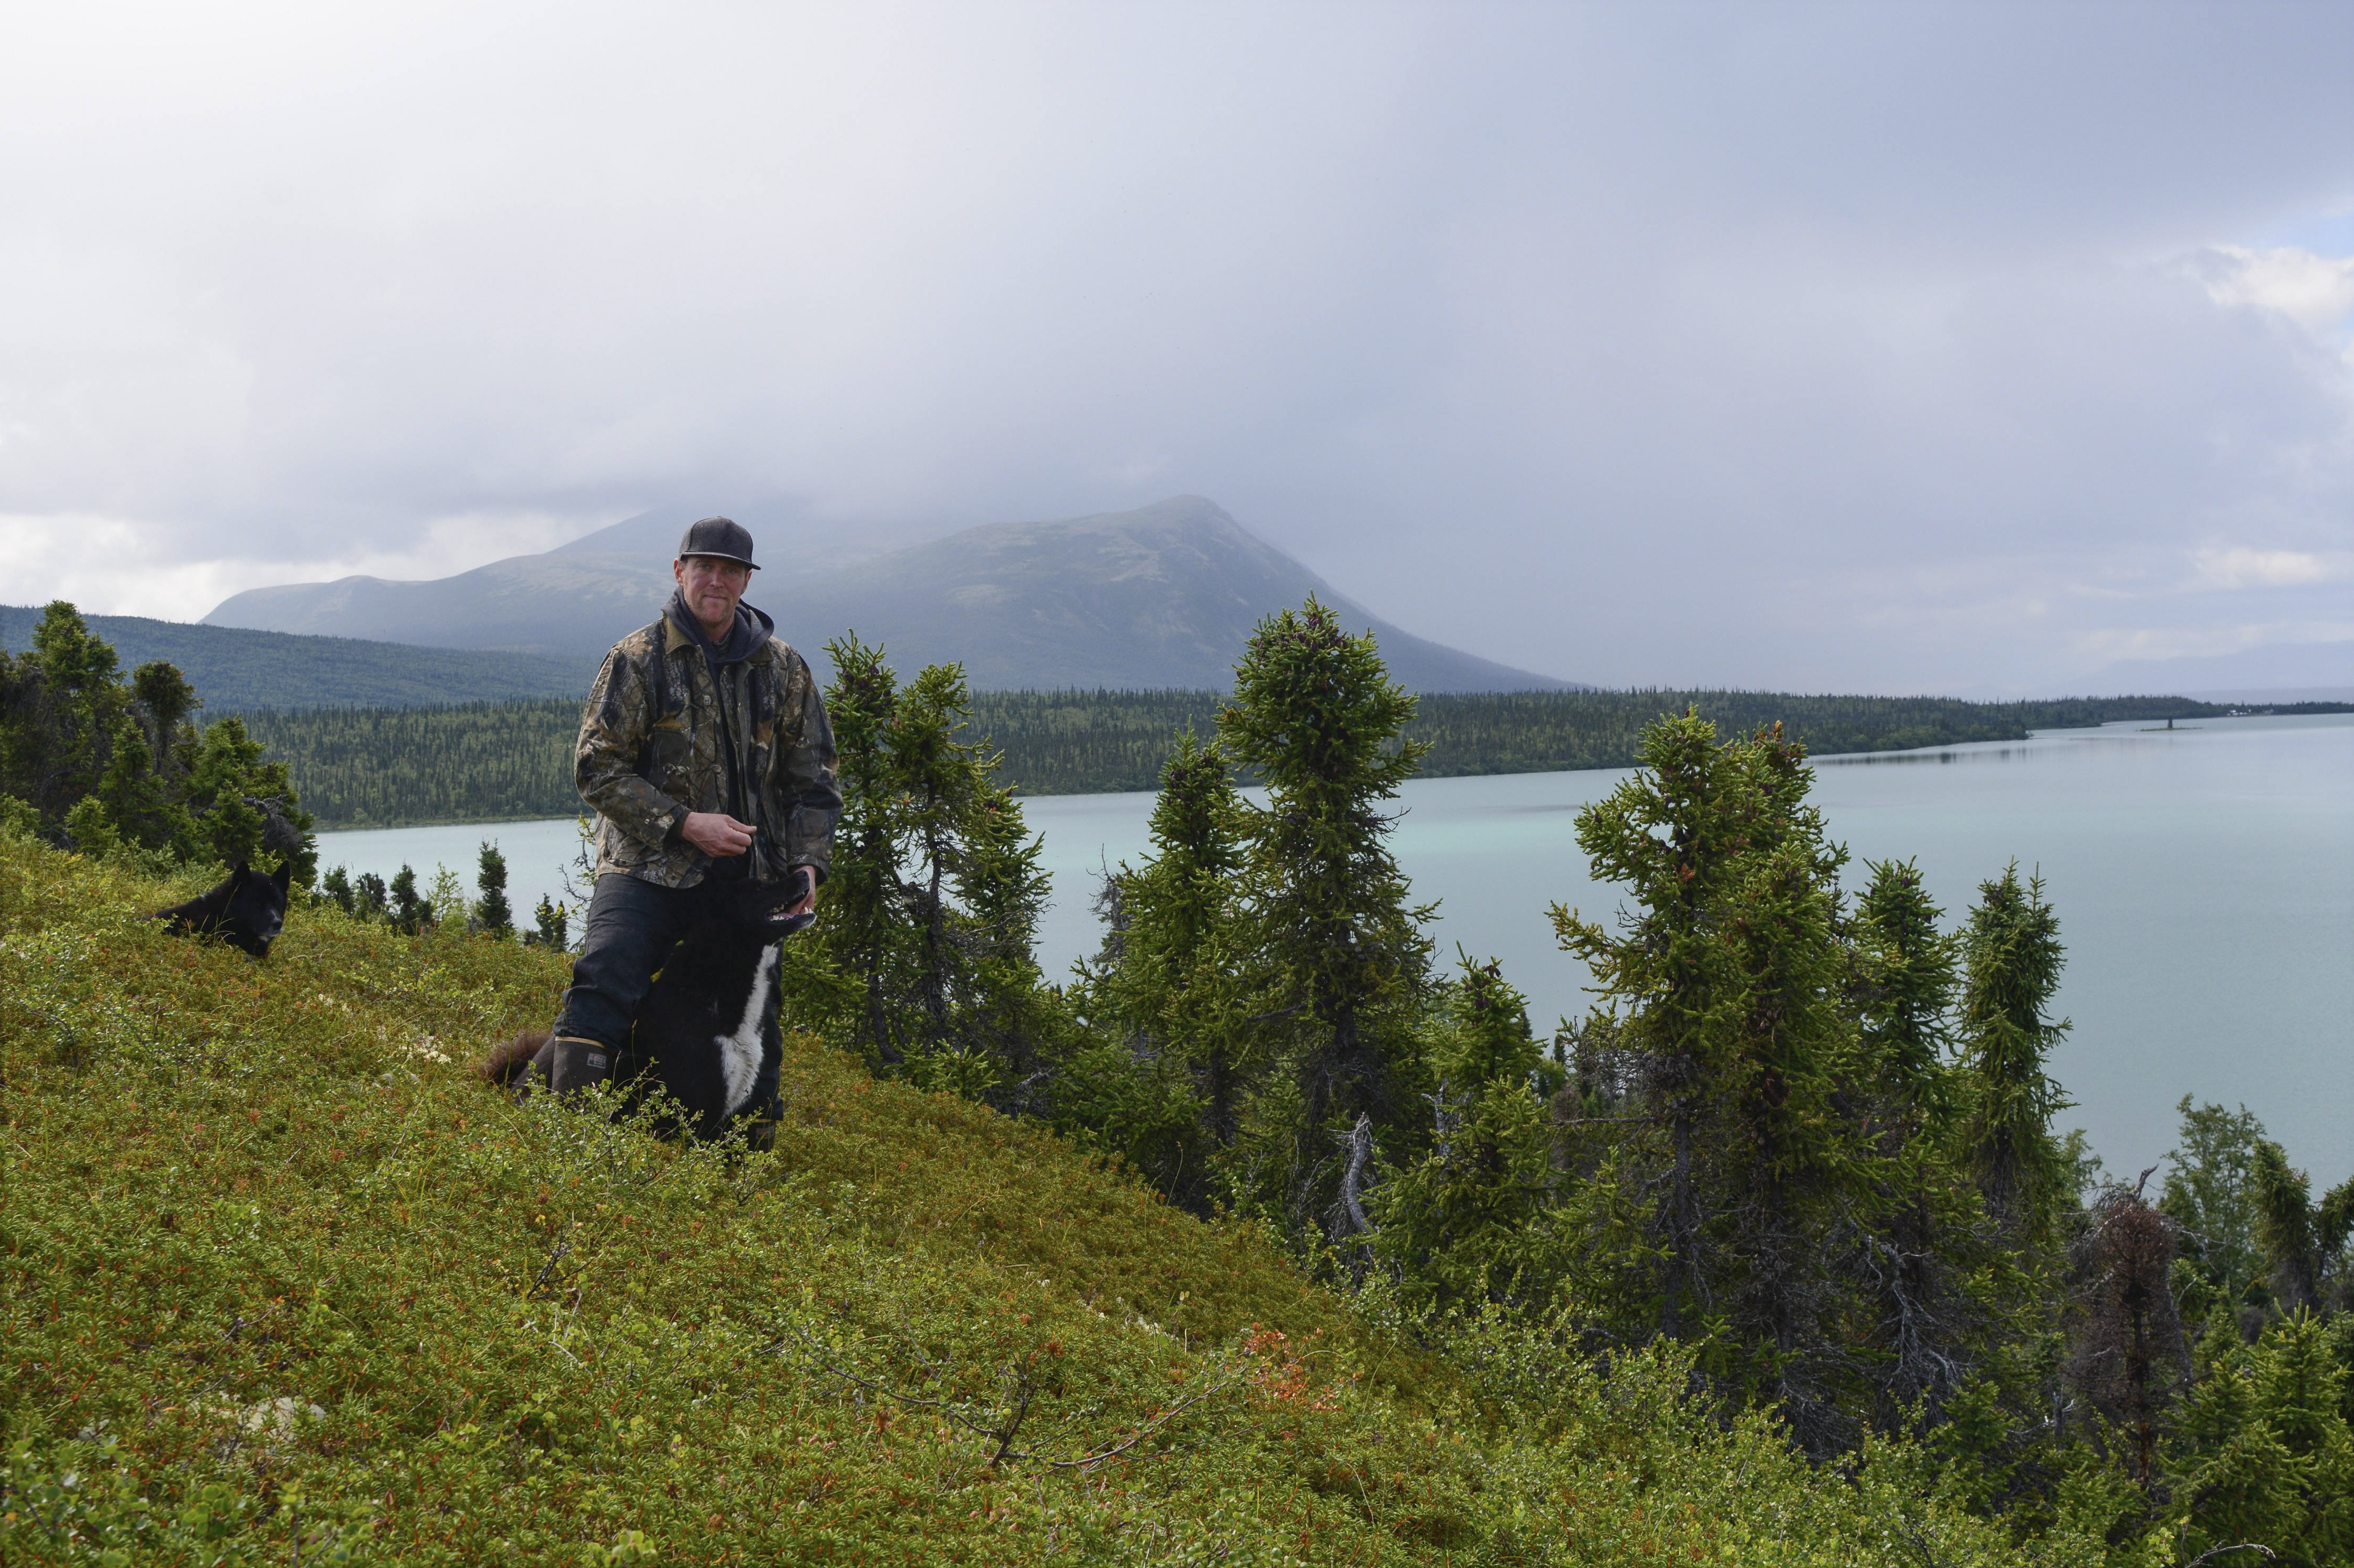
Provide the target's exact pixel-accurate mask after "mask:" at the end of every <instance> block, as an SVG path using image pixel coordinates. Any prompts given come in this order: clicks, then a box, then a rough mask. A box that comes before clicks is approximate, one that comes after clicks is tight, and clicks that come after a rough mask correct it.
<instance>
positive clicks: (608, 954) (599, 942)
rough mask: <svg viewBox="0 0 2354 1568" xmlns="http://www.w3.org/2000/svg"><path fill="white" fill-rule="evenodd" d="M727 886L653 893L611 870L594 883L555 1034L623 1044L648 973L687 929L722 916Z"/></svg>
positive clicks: (642, 996) (649, 979) (706, 885)
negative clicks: (719, 903) (707, 918)
mask: <svg viewBox="0 0 2354 1568" xmlns="http://www.w3.org/2000/svg"><path fill="white" fill-rule="evenodd" d="M729 887H730V885H729V884H726V883H719V882H714V881H712V880H710V879H708V878H706V879H705V881H703V882H701V883H699V884H697V885H695V886H693V887H657V886H656V885H653V884H652V883H651V882H641V881H639V880H638V879H637V878H636V877H634V876H627V875H624V874H621V873H620V872H618V871H609V872H607V873H606V874H604V875H602V876H600V877H599V878H598V879H597V890H596V892H594V893H593V894H591V895H589V898H588V927H587V929H586V930H585V932H584V933H583V935H582V937H581V943H580V956H579V957H578V958H577V959H573V960H572V988H571V989H570V990H569V991H566V992H565V993H564V1011H563V1012H561V1013H560V1014H558V1015H557V1020H556V1033H558V1034H560V1035H568V1036H570V1037H571V1038H573V1039H576V1040H594V1041H597V1042H599V1043H600V1044H605V1045H608V1046H610V1047H611V1048H612V1049H613V1050H615V1051H617V1052H618V1051H620V1049H621V1048H622V1047H624V1046H626V1045H628V1044H629V1043H630V1021H631V1019H633V1018H635V1017H636V1016H637V1012H638V1003H640V1002H641V1001H644V1000H645V998H646V991H647V989H648V988H649V987H651V986H652V984H653V979H654V971H655V970H656V969H660V968H662V966H663V959H667V958H668V957H670V950H671V948H672V947H673V946H674V945H675V944H676V943H677V941H678V939H679V938H681V937H684V936H685V935H686V929H687V927H690V926H692V925H694V924H695V922H696V921H697V920H699V919H701V918H702V917H703V916H704V915H705V912H706V911H709V912H711V913H714V914H717V913H721V912H722V911H720V910H719V909H718V908H717V906H716V900H717V899H718V898H719V897H721V896H723V895H725V894H726V892H727V891H728V889H729Z"/></svg>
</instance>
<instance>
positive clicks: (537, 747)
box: [243, 691, 2327, 828]
mask: <svg viewBox="0 0 2354 1568" xmlns="http://www.w3.org/2000/svg"><path fill="white" fill-rule="evenodd" d="M1224 702H1225V696H1224V694H1220V693H1215V692H1174V691H1172V692H1109V691H1103V692H968V693H967V694H966V703H967V706H968V711H969V715H970V717H969V723H968V728H969V730H970V733H971V735H972V736H974V737H976V738H980V739H983V740H985V741H986V742H987V744H988V745H989V746H991V747H994V748H995V749H996V750H997V751H998V752H1000V753H1001V754H1002V757H1003V759H1004V760H1003V763H1002V767H1001V768H1000V770H999V774H998V776H999V777H1000V778H1001V779H1003V780H1004V781H1006V782H1007V783H1008V784H1009V785H1010V786H1011V787H1012V788H1013V790H1014V791H1015V793H1017V794H1022V795H1069V794H1086V793H1093V792H1097V791H1107V790H1132V789H1157V788H1158V787H1159V785H1160V781H1161V770H1162V769H1163V768H1165V767H1167V765H1168V763H1169V761H1170V759H1171V758H1172V755H1173V750H1174V747H1175V739H1174V737H1175V736H1177V735H1179V734H1180V733H1181V732H1182V731H1183V730H1184V729H1185V728H1186V726H1189V725H1190V726H1193V728H1194V729H1195V730H1196V731H1198V732H1201V733H1203V734H1207V733H1208V731H1209V729H1210V727H1211V726H1212V725H1213V723H1214V720H1215V715H1216V714H1217V711H1218V709H1219V708H1220V706H1221V705H1223V704H1224ZM2320 706H2327V705H2303V707H2302V708H2300V710H2299V711H2306V710H2308V709H2316V708H2317V707H2320ZM1687 708H1690V709H1692V710H1694V711H1696V712H1698V713H1699V714H1700V715H1701V716H1702V717H1703V718H1706V719H1708V720H1710V721H1711V722H1712V723H1715V724H1716V725H1718V726H1721V727H1722V728H1723V730H1724V731H1725V732H1726V733H1727V734H1734V733H1741V734H1746V733H1748V732H1749V731H1751V730H1753V729H1755V728H1756V727H1757V726H1759V725H1763V724H1774V723H1779V724H1781V725H1782V726H1783V727H1784V729H1785V731H1786V732H1787V733H1788V734H1789V735H1791V736H1794V737H1796V738H1797V739H1800V740H1803V741H1804V742H1805V743H1806V745H1807V747H1808V751H1809V752H1811V753H1813V754H1815V755H1818V756H1824V755H1829V754H1832V753H1838V752H1857V751H1890V750H1901V749H1904V748H1907V747H1922V746H1948V745H1954V744H1957V743H1959V742H1963V741H1973V740H2020V739H2024V738H2025V737H2026V736H2027V734H2028V732H2029V731H2030V730H2033V729H2043V728H2064V727H2070V726H2092V725H2100V724H2110V723H2115V722H2119V721H2123V720H2142V721H2147V722H2152V723H2157V722H2162V721H2164V720H2166V719H2169V718H2172V719H2188V718H2200V717H2211V716H2214V715H2219V714H2222V713H2225V712H2227V711H2229V710H2227V709H2225V708H2222V707H2219V706H2217V705H2213V704H2211V703H2200V702H2192V701H2190V700H2189V699H2187V698H2180V697H2119V698H2102V699H2094V698H2080V699H2073V700H2069V701H2061V702H2038V703H1965V702H1960V701H1956V700H1954V699H1951V698H1944V697H1810V696H1794V695H1789V694H1780V693H1771V692H1671V691H1640V692H1520V693H1500V694H1455V695H1426V696H1423V697H1420V698H1418V699H1416V709H1415V713H1414V715H1413V716H1412V717H1411V718H1410V719H1408V720H1407V722H1406V726H1405V731H1404V738H1405V740H1409V741H1412V742H1414V743H1416V744H1417V745H1418V746H1420V747H1422V750H1421V751H1420V753H1419V756H1418V759H1417V761H1416V773H1417V775H1418V776H1420V777H1426V778H1435V777H1447V776H1451V775H1457V774H1468V773H1539V772H1550V771H1553V770H1556V769H1568V768H1630V767H1633V766H1634V765H1635V763H1636V761H1637V759H1638V755H1639V752H1640V749H1641V745H1642V736H1643V732H1644V729H1645V727H1646V726H1649V725H1650V724H1651V723H1652V722H1653V721H1655V720H1657V719H1659V717H1661V716H1662V715H1668V714H1678V713H1682V712H1684V711H1685V710H1686V709H1687ZM243 717H244V721H245V724H246V726H247V728H248V730H249V732H250V733H251V734H252V735H253V736H254V737H255V738H257V739H258V740H260V742H261V743H262V745H263V747H265V748H266V751H267V754H268V755H269V756H270V758H274V759H276V760H279V761H282V762H284V763H285V764H286V765H287V766H288V767H289V768H291V769H292V773H293V777H294V779H295V780H296V781H297V782H298V783H299V784H300V785H301V787H302V793H303V797H304V799H305V800H308V801H309V802H310V808H311V810H312V811H313V814H314V815H315V816H316V817H317V818H318V820H319V822H320V824H321V825H322V826H323V827H329V828H355V827H369V828H386V827H409V826H416V825H419V824H423V823H429V822H476V821H481V822H489V821H524V820H529V819H533V818H546V817H562V816H569V815H571V814H573V813H574V812H575V811H577V810H579V805H580V801H579V797H578V794H577V793H576V792H575V791H574V789H573V786H572V743H573V739H574V736H576V735H577V733H578V728H579V724H580V706H579V704H578V701H576V700H573V699H567V698H546V699H541V700H536V701H528V702H503V703H471V704H457V705H447V706H441V707H418V706H404V707H366V708H313V709H309V710H305V711H301V712H288V711H281V710H278V709H273V708H259V709H251V710H248V711H247V712H245V714H244V715H243Z"/></svg>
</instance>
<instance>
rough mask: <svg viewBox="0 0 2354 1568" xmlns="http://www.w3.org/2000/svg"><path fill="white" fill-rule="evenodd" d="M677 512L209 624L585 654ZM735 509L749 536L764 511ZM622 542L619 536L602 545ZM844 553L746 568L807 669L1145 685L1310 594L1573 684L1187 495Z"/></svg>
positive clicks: (1464, 681)
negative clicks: (1464, 637) (1362, 593)
mask: <svg viewBox="0 0 2354 1568" xmlns="http://www.w3.org/2000/svg"><path fill="white" fill-rule="evenodd" d="M680 515H681V516H684V514H683V513H682V514H680ZM672 521H673V519H672V518H670V517H669V516H667V515H666V514H665V512H663V511H656V512H649V513H643V514H639V515H638V516H637V517H634V518H630V519H625V520H624V521H623V522H622V523H620V524H613V525H611V526H610V527H609V528H606V529H601V530H599V532H598V533H597V534H593V535H587V536H586V537H584V538H582V539H578V540H575V541H573V542H572V543H571V544H569V545H567V546H557V548H556V549H554V550H550V551H546V552H545V553H543V554H540V555H536V556H510V557H508V558H506V559H504V560H501V561H494V562H492V563H491V564H489V565H487V566H483V567H475V568H474V569H472V571H467V572H461V573H457V574H455V575H454V576H451V577H443V578H440V579H436V580H434V581H429V582H415V583H398V582H390V581H387V580H386V579H382V578H375V577H345V578H341V579H338V580H337V581H334V582H330V583H295V584H286V585H282V586H280V587H276V588H255V589H249V590H248V591H246V592H244V593H240V594H236V595H233V596H231V597H230V598H228V599H224V600H223V601H222V602H221V603H220V604H219V605H217V606H216V607H215V608H214V609H212V611H211V612H210V613H208V614H207V616H206V617H205V618H204V623H205V624H207V625H214V626H239V627H247V628H251V629H255V630H274V631H284V632H294V633H308V634H313V635H317V634H321V633H324V632H327V631H329V630H330V629H331V628H332V629H333V630H334V633H335V634H337V635H341V636H345V637H357V638H366V639H373V640H376V641H389V642H406V643H415V644H421V645H424V646H429V647H441V648H461V649H477V650H501V651H512V652H519V653H527V654H533V655H537V656H541V657H549V658H559V659H570V658H582V657H594V656H596V655H598V654H599V653H601V652H603V651H604V649H605V648H606V647H608V646H609V645H610V644H611V643H612V642H613V641H616V640H617V639H619V638H620V637H621V636H623V635H625V634H626V633H628V632H629V631H631V630H634V629H635V628H636V627H639V626H642V625H643V624H644V623H645V622H646V621H648V620H652V618H653V617H654V615H655V614H657V613H658V612H659V609H660V607H661V604H662V601H663V599H664V598H665V597H667V595H668V593H669V591H670V587H671V581H670V573H669V570H668V558H667V556H661V555H658V554H655V555H650V554H648V553H641V552H642V551H643V550H644V549H645V546H647V545H649V544H650V543H651V542H652V540H654V539H655V538H656V537H657V536H667V535H665V534H664V532H663V531H664V530H666V529H667V528H668V527H669V526H670V524H671V523H672ZM745 521H746V522H747V524H748V526H752V527H753V528H754V530H755V535H756V537H757V536H758V532H759V530H760V527H761V526H762V525H763V524H765V523H766V522H767V521H768V520H766V519H746V520H745ZM779 522H780V523H781V522H782V520H781V519H779ZM682 525H683V524H682ZM788 525H789V524H788ZM620 544H630V545H631V546H633V547H632V549H631V550H629V551H622V550H617V549H614V548H611V547H610V546H614V545H620ZM663 548H664V549H667V548H668V546H663ZM770 554H771V555H774V554H776V552H775V551H773V550H771V552H770ZM843 556H851V557H852V558H849V559H846V560H845V559H843ZM856 557H857V552H856V550H855V548H854V546H852V547H851V548H848V549H843V550H838V551H836V552H834V554H833V557H832V559H831V560H830V561H829V563H828V565H827V567H825V568H823V569H821V570H817V571H813V572H796V573H792V574H790V575H787V574H786V573H785V572H784V571H783V570H781V569H779V567H776V566H772V567H770V571H771V572H773V573H774V574H775V575H774V576H773V577H769V580H768V581H767V582H764V581H763V580H762V579H761V578H757V577H756V578H755V579H754V588H753V591H752V592H751V593H750V594H748V596H747V599H748V602H751V603H753V604H756V605H758V606H759V607H760V608H761V609H765V610H768V611H769V613H770V614H771V615H773V616H774V617H775V618H776V620H777V623H778V630H779V635H781V636H783V637H784V638H785V639H786V640H787V641H790V642H792V643H793V644H794V646H796V647H798V648H800V649H801V652H803V653H804V654H806V655H808V656H809V657H810V659H811V662H812V663H813V664H818V665H820V666H821V667H822V665H823V662H824V660H823V655H822V643H823V642H824V641H826V639H828V638H830V637H832V636H835V635H837V634H839V633H841V632H843V631H844V630H855V631H856V632H857V634H858V635H859V637H860V639H861V640H862V641H865V642H867V643H869V644H876V643H879V644H880V645H881V646H882V647H883V648H884V649H885V652H886V654H887V655H888V656H889V659H890V662H892V664H893V665H894V666H895V667H897V668H899V669H900V670H901V671H902V673H912V672H913V670H915V669H916V668H917V667H920V666H921V665H924V664H927V663H940V662H950V661H953V662H959V663H961V664H962V665H963V666H964V668H965V672H966V676H967V679H968V680H969V681H970V683H972V685H973V686H974V687H975V688H976V689H980V690H1021V689H1043V688H1058V687H1076V688H1087V687H1096V686H1108V687H1129V688H1134V689H1140V690H1160V689H1172V688H1204V687H1206V688H1224V687H1225V686H1226V685H1228V684H1229V683H1231V682H1232V679H1233V669H1234V663H1235V660H1236V659H1238V658H1240V657H1241V655H1242V652H1243V648H1244V645H1245V643H1246V641H1247V639H1248V637H1249V635H1250V633H1251V630H1252V629H1253V628H1254V627H1255V626H1256V625H1257V621H1258V620H1260V619H1261V618H1263V617H1264V616H1266V615H1268V614H1271V613H1273V612H1274V611H1276V610H1278V609H1285V608H1288V607H1291V606H1296V605H1298V604H1299V603H1300V602H1301V600H1303V599H1306V598H1307V597H1308V596H1309V595H1310V594H1311V593H1312V594H1314V595H1315V596H1316V597H1317V598H1318V599H1320V600H1322V601H1323V602H1325V603H1327V604H1330V605H1331V606H1332V607H1333V608H1334V609H1336V610H1339V611H1340V612H1341V617H1342V620H1343V621H1344V623H1346V624H1348V625H1350V626H1352V628H1354V629H1357V630H1371V631H1372V632H1373V635H1374V637H1375V639H1376V640H1377V641H1378V642H1379V644H1380V647H1381V650H1382V653H1383V656H1384V660H1385V661H1386V662H1388V664H1389V667H1390V672H1391V674H1392V676H1393V677H1394V679H1396V680H1397V681H1398V682H1399V683H1401V684H1403V685H1405V686H1407V687H1408V688H1410V689H1413V690H1416V691H1435V692H1436V691H1527V690H1564V689H1576V683H1574V682H1569V681H1564V680H1561V679H1559V678H1557V677H1554V676H1550V675H1543V674H1539V673H1535V672H1533V671H1528V670H1521V669H1516V668H1514V667H1512V666H1511V665H1507V664H1502V663H1500V662H1496V661H1493V660H1489V659H1483V658H1480V657H1479V656H1478V655H1476V654H1472V653H1467V652H1462V651H1461V650H1459V649H1455V648H1450V647H1447V646H1446V645H1445V644H1443V643H1438V642H1434V641H1430V640H1428V639H1426V638H1421V637H1416V636H1415V635H1414V634H1413V633H1411V632H1409V631H1406V630H1404V629H1403V628H1401V627H1398V626H1395V625H1394V624H1392V623H1391V622H1389V621H1386V620H1383V619H1381V618H1380V617H1378V616H1376V615H1374V614H1373V613H1372V612H1371V611H1370V610H1368V609H1365V608H1364V607H1363V606H1362V605H1359V604H1357V603H1355V602H1354V601H1352V600H1351V599H1347V598H1346V597H1345V596H1343V595H1341V594H1338V593H1336V592H1334V591H1333V589H1332V588H1331V585H1330V584H1328V583H1327V582H1325V580H1324V579H1323V578H1322V577H1320V576H1318V575H1317V574H1316V573H1315V572H1313V571H1311V570H1310V569H1309V568H1308V567H1306V566H1304V565H1302V564H1301V563H1300V562H1299V561H1297V560H1295V559H1293V558H1292V557H1291V556H1288V555H1286V554H1285V553H1284V552H1282V551H1281V550H1278V549H1277V548H1276V547H1275V546H1271V545H1268V544H1267V543H1266V542H1265V541H1263V540H1260V539H1258V538H1257V537H1256V536H1254V535H1251V534H1250V533H1249V532H1248V531H1247V530H1246V529H1245V528H1243V527H1242V525H1241V524H1238V523H1236V522H1235V520H1234V518H1233V517H1231V516H1229V515H1228V514H1226V513H1225V511H1224V510H1222V509H1221V508H1219V507H1218V506H1216V505H1215V504H1214V503H1211V502H1209V501H1207V500H1204V499H1203V498H1202V497H1199V496H1175V497H1172V498H1170V499H1169V500H1166V501H1162V502H1160V503H1155V504H1153V505H1151V506H1147V507H1141V508H1138V509H1136V510H1134V511H1129V512H1119V513H1098V514H1092V515H1089V516H1085V517H1073V518H1061V519H1055V520H1050V521H1045V522H1037V523H997V524H982V525H981V526H979V527H973V528H967V529H964V530H961V531H960V532H958V533H955V534H950V535H947V536H946V537H944V538H938V539H932V540H928V541H925V542H922V543H918V544H914V545H907V546H900V547H898V548H896V549H891V550H888V551H886V552H885V553H883V554H880V555H871V556H867V557H866V558H864V559H860V558H856ZM766 575H767V574H764V576H766Z"/></svg>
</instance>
